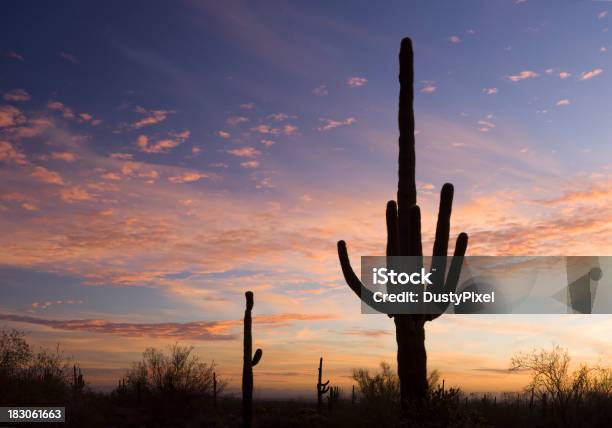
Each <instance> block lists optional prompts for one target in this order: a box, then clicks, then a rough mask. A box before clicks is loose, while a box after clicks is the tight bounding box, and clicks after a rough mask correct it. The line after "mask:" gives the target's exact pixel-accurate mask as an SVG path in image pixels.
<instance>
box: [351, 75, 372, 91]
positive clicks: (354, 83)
mask: <svg viewBox="0 0 612 428" xmlns="http://www.w3.org/2000/svg"><path fill="white" fill-rule="evenodd" d="M366 83H368V79H366V78H365V77H357V76H354V77H349V78H348V79H346V85H347V86H348V87H349V88H359V87H361V86H365V85H366Z"/></svg>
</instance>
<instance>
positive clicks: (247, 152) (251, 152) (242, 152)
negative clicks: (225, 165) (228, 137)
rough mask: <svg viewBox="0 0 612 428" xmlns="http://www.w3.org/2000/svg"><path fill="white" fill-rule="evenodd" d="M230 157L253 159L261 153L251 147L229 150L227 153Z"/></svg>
mask: <svg viewBox="0 0 612 428" xmlns="http://www.w3.org/2000/svg"><path fill="white" fill-rule="evenodd" d="M227 152H228V153H229V154H230V155H234V156H238V157H244V158H253V157H255V156H258V155H259V154H261V152H260V151H259V150H257V149H255V148H253V147H240V148H238V149H231V150H228V151H227Z"/></svg>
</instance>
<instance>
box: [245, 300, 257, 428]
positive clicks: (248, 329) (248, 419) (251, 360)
mask: <svg viewBox="0 0 612 428" xmlns="http://www.w3.org/2000/svg"><path fill="white" fill-rule="evenodd" d="M244 296H245V297H246V309H245V311H244V343H243V360H242V423H243V424H244V426H246V427H250V426H251V423H252V418H253V367H255V366H256V365H257V363H259V360H260V359H261V355H262V350H261V349H259V348H257V351H255V354H254V355H253V337H252V323H253V321H252V318H251V311H252V310H253V292H252V291H247V292H246V293H244Z"/></svg>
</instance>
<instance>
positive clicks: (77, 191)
mask: <svg viewBox="0 0 612 428" xmlns="http://www.w3.org/2000/svg"><path fill="white" fill-rule="evenodd" d="M60 198H61V199H62V201H64V202H68V203H73V202H84V201H91V200H93V199H95V197H94V196H93V195H92V194H91V193H89V192H88V191H87V190H85V189H83V188H81V187H77V186H75V187H69V188H67V189H62V190H60Z"/></svg>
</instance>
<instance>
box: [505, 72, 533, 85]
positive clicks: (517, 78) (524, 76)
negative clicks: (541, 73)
mask: <svg viewBox="0 0 612 428" xmlns="http://www.w3.org/2000/svg"><path fill="white" fill-rule="evenodd" d="M534 77H538V73H536V72H535V71H529V70H524V71H521V72H520V73H519V74H515V75H509V76H505V78H506V79H507V80H510V81H511V82H519V81H521V80H524V79H532V78H534Z"/></svg>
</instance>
